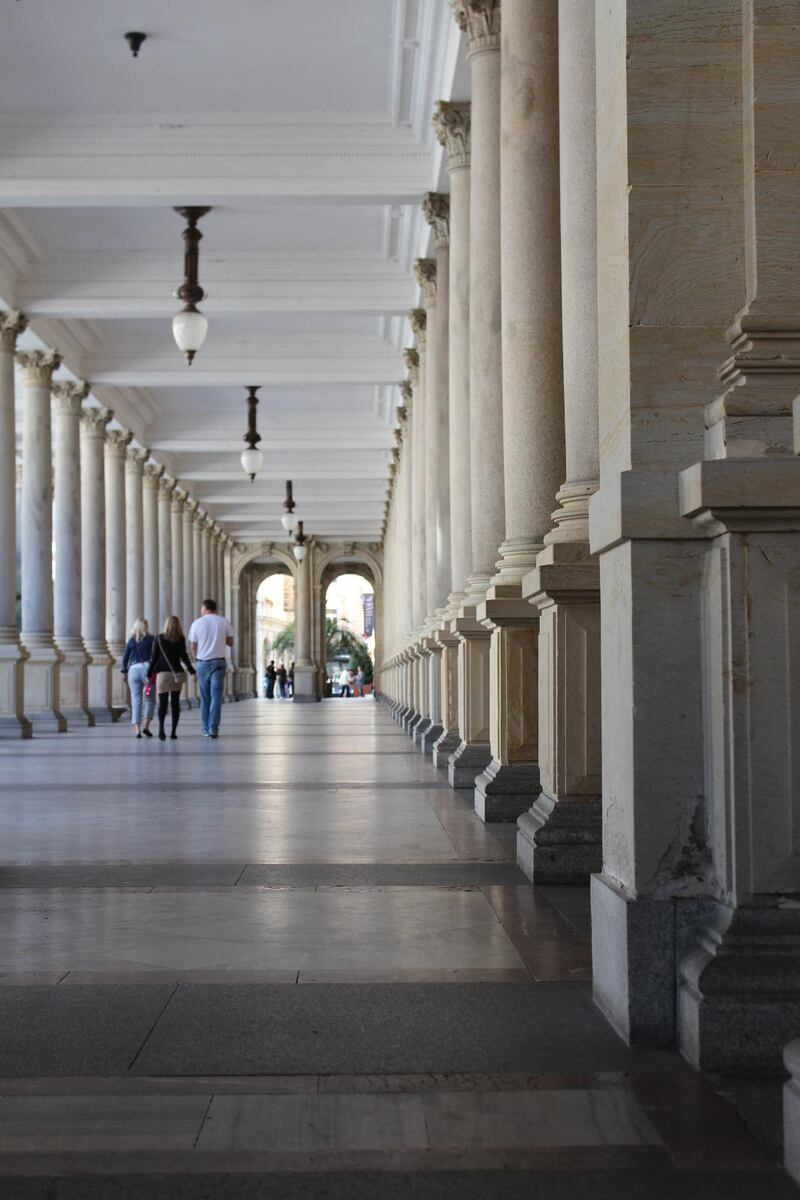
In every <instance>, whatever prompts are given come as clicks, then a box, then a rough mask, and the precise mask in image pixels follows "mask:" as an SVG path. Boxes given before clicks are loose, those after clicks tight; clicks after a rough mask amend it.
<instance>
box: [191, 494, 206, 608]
mask: <svg viewBox="0 0 800 1200" xmlns="http://www.w3.org/2000/svg"><path fill="white" fill-rule="evenodd" d="M192 558H193V559H194V577H193V580H192V612H193V613H194V614H199V612H200V601H201V600H202V599H203V597H204V592H203V518H202V517H201V515H200V512H199V511H198V510H195V514H194V522H193V524H192Z"/></svg>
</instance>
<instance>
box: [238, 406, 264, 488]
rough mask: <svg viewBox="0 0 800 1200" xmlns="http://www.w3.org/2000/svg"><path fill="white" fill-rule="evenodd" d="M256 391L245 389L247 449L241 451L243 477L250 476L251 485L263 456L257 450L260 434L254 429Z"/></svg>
mask: <svg viewBox="0 0 800 1200" xmlns="http://www.w3.org/2000/svg"><path fill="white" fill-rule="evenodd" d="M257 391H258V388H257V387H248V389H247V433H246V434H245V435H244V440H245V441H246V442H247V449H246V450H243V451H242V469H243V471H244V473H245V475H249V476H250V482H251V483H252V482H253V480H254V479H255V477H256V475H257V474H258V472H259V471H260V470H261V468H262V466H263V465H264V455H263V454H262V453H261V451H260V450H259V449H258V443H259V442H260V441H261V434H260V433H259V432H258V430H257V429H256V408H257V407H258V397H257V396H256V392H257Z"/></svg>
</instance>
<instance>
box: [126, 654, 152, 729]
mask: <svg viewBox="0 0 800 1200" xmlns="http://www.w3.org/2000/svg"><path fill="white" fill-rule="evenodd" d="M146 683H147V663H133V665H132V666H131V667H129V668H128V687H129V688H130V689H131V725H141V724H142V708H144V719H145V721H152V719H153V714H154V713H155V711H156V695H155V690H154V691H153V694H152V696H145V695H144V685H145V684H146Z"/></svg>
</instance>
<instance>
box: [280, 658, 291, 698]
mask: <svg viewBox="0 0 800 1200" xmlns="http://www.w3.org/2000/svg"><path fill="white" fill-rule="evenodd" d="M288 678H289V672H288V671H287V670H286V667H285V666H284V665H283V663H281V665H280V666H279V667H278V691H279V692H280V694H281V700H285V699H286V683H287V680H288Z"/></svg>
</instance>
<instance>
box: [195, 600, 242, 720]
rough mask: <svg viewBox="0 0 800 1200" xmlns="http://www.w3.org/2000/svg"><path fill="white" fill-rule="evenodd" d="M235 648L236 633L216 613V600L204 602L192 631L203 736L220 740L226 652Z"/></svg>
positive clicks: (223, 618) (225, 620)
mask: <svg viewBox="0 0 800 1200" xmlns="http://www.w3.org/2000/svg"><path fill="white" fill-rule="evenodd" d="M232 646H233V630H232V629H231V626H230V623H229V622H228V621H227V619H226V618H225V617H223V616H222V615H221V614H220V613H218V612H217V602H216V600H204V601H203V603H202V604H201V605H200V616H199V617H198V618H197V620H195V621H192V627H191V629H190V630H189V650H190V651H191V655H192V658H193V659H194V660H195V662H196V663H197V679H198V682H199V684H200V725H201V726H202V730H203V737H208V738H217V737H219V721H220V714H221V712H222V696H223V693H224V691H225V672H226V670H227V664H226V662H225V651H226V649H227V648H228V647H232Z"/></svg>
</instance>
